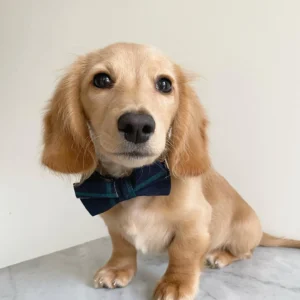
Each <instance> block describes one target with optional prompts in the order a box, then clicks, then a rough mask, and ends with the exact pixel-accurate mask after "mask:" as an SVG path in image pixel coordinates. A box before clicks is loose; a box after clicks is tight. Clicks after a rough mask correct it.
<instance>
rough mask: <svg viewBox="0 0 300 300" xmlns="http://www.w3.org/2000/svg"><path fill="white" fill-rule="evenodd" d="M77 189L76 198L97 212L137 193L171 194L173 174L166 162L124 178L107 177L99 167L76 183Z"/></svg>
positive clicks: (92, 212) (135, 195)
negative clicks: (101, 172)
mask: <svg viewBox="0 0 300 300" xmlns="http://www.w3.org/2000/svg"><path fill="white" fill-rule="evenodd" d="M74 190H75V195H76V198H79V199H80V200H81V202H82V203H83V205H84V206H85V208H86V209H87V210H88V212H89V213H90V214H91V215H92V216H95V215H99V214H101V213H103V212H105V211H107V210H109V209H111V208H112V207H114V206H115V205H117V204H118V203H120V202H122V201H126V200H130V199H132V198H135V197H139V196H163V195H169V194H170V191H171V178H170V172H169V170H168V168H167V167H166V165H165V163H161V162H155V163H154V164H152V165H149V166H145V167H142V168H137V169H134V170H133V171H132V173H131V175H129V176H127V177H123V178H109V177H104V176H102V175H100V173H98V172H97V171H95V172H94V173H93V174H92V175H91V176H90V177H89V178H88V179H87V180H85V181H84V182H83V183H81V184H78V183H77V184H74Z"/></svg>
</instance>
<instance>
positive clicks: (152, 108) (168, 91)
mask: <svg viewBox="0 0 300 300" xmlns="http://www.w3.org/2000/svg"><path fill="white" fill-rule="evenodd" d="M207 123H208V121H207V118H206V115H205V112H204V110H203V107H202V106H201V104H200V102H199V100H198V98H197V95H196V93H195V92H194V91H193V89H192V87H191V86H190V83H189V77H188V76H187V75H186V74H185V73H184V71H183V70H182V69H181V68H180V66H178V65H177V64H175V63H173V62H172V61H170V60H169V59H168V58H167V57H166V56H164V55H163V54H162V53H161V52H159V51H158V50H157V49H155V48H153V47H149V46H144V45H138V44H129V43H128V44H127V43H119V44H113V45H111V46H108V47H107V48H104V49H101V50H97V51H94V52H92V53H89V54H87V55H83V56H80V57H78V59H77V60H76V61H75V62H74V63H73V64H72V66H71V67H70V69H69V70H68V72H67V74H66V75H65V76H64V77H63V78H62V80H61V81H60V82H59V84H58V86H57V88H56V91H55V93H54V95H53V98H52V99H51V101H50V103H49V106H48V108H47V112H46V115H45V118H44V150H43V156H42V163H43V164H44V165H45V166H47V167H48V168H50V169H52V170H54V171H56V172H60V173H65V174H73V173H76V174H78V173H79V174H82V176H83V180H82V181H84V180H85V179H87V178H89V176H90V175H91V174H92V173H94V172H95V171H98V172H99V174H101V175H103V176H110V177H112V178H120V177H126V176H129V175H130V174H131V173H132V171H133V170H135V169H137V168H140V167H143V166H147V165H151V164H153V163H156V162H159V161H165V162H166V164H167V166H168V169H169V172H170V178H171V192H170V194H169V195H162V196H139V197H136V198H133V199H131V200H129V201H124V202H121V203H119V204H117V205H115V206H114V207H112V208H111V209H109V210H107V211H105V212H104V213H102V214H101V217H102V218H103V220H104V222H105V224H106V225H107V227H108V230H109V234H110V236H111V239H112V244H113V252H112V255H111V258H110V260H109V261H108V262H107V263H106V265H105V266H103V267H102V268H100V269H99V270H98V272H97V273H96V275H95V277H94V283H95V287H99V288H101V287H106V288H111V289H112V288H116V287H124V286H126V285H127V284H128V283H129V282H130V281H131V280H132V278H133V276H134V275H135V273H136V269H137V263H136V258H137V251H138V250H141V251H142V252H149V251H164V250H166V251H168V254H169V265H168V268H167V270H166V272H165V274H164V275H163V276H162V278H161V279H160V281H159V282H158V285H157V287H156V289H155V291H154V296H153V299H155V300H191V299H194V298H195V295H196V293H197V289H198V286H199V276H200V273H201V270H202V268H203V266H204V262H205V261H207V262H208V263H209V264H210V265H211V266H212V267H216V268H222V267H224V266H226V265H228V264H230V263H232V262H233V261H236V260H240V259H245V258H250V257H251V255H252V252H253V250H254V249H255V247H257V246H259V245H262V246H282V247H296V248H300V242H299V241H294V240H286V239H279V238H275V237H273V236H270V235H268V234H266V233H263V232H262V229H261V225H260V221H259V220H258V217H257V216H256V214H255V212H254V211H253V210H252V209H251V207H250V206H249V205H248V204H247V203H246V202H245V201H244V200H243V199H242V198H241V196H240V195H239V194H238V193H237V192H236V191H235V190H234V189H233V188H232V187H231V186H230V184H229V183H228V182H227V181H226V180H225V179H224V178H223V177H222V176H221V175H220V174H218V173H217V172H216V171H215V170H214V169H213V167H212V164H211V161H210V158H209V154H208V140H207V135H206V129H207Z"/></svg>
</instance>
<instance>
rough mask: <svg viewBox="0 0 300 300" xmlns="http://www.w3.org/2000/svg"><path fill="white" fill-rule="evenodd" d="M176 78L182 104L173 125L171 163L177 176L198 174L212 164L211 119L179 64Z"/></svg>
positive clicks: (169, 157)
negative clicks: (207, 130) (209, 138)
mask: <svg viewBox="0 0 300 300" xmlns="http://www.w3.org/2000/svg"><path fill="white" fill-rule="evenodd" d="M177 77H178V79H177V80H178V82H179V107H178V110H177V113H176V116H175V119H174V122H173V126H172V136H171V149H170V151H169V154H168V163H169V167H170V170H171V172H172V173H173V174H174V175H175V176H178V177H184V176H198V175H200V174H202V173H203V172H205V171H206V170H207V169H208V168H209V167H210V158H209V154H208V139H207V135H206V129H207V125H208V121H207V118H206V115H205V112H204V109H203V107H202V105H201V104H200V102H199V99H198V97H197V95H196V93H195V91H194V90H193V89H192V87H191V86H190V85H189V83H188V80H187V78H186V76H185V74H184V73H183V72H182V71H181V69H180V68H179V67H178V66H177Z"/></svg>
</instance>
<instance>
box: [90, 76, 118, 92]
mask: <svg viewBox="0 0 300 300" xmlns="http://www.w3.org/2000/svg"><path fill="white" fill-rule="evenodd" d="M93 84H94V86H95V87H97V88H99V89H110V88H112V86H113V81H112V80H111V78H110V77H109V75H107V74H105V73H99V74H96V75H95V76H94V79H93Z"/></svg>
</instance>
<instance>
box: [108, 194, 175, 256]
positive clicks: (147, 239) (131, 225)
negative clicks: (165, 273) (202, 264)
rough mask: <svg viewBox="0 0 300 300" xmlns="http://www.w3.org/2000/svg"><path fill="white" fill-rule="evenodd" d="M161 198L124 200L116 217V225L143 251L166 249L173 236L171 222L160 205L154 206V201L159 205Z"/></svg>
mask: <svg viewBox="0 0 300 300" xmlns="http://www.w3.org/2000/svg"><path fill="white" fill-rule="evenodd" d="M160 200H162V199H160V197H137V198H135V199H131V200H129V201H126V202H123V203H121V204H120V205H121V207H120V209H119V210H118V215H117V216H115V218H114V223H115V225H114V227H116V226H117V229H118V231H119V232H120V233H121V234H122V236H123V237H124V238H125V239H126V240H128V241H129V242H130V243H131V244H133V245H134V246H135V247H136V249H137V250H140V251H142V252H143V253H146V252H160V251H163V250H165V249H166V247H167V246H168V244H169V242H170V240H171V237H172V228H171V225H170V222H168V220H167V219H166V218H165V217H164V215H163V213H162V212H161V210H160V209H159V207H157V206H153V201H155V202H158V203H155V204H158V206H159V201H160ZM151 202H152V203H151Z"/></svg>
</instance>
